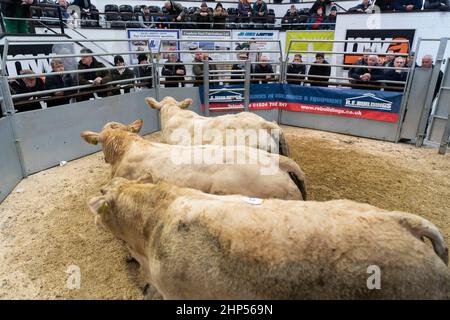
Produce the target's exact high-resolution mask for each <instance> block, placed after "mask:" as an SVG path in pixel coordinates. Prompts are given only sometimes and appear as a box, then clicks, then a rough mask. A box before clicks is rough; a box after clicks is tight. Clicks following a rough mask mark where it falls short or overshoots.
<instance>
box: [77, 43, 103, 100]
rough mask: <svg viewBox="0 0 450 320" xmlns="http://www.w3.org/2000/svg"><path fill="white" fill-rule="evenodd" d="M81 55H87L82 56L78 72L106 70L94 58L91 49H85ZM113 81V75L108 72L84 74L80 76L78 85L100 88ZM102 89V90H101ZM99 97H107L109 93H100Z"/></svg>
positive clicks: (86, 98)
mask: <svg viewBox="0 0 450 320" xmlns="http://www.w3.org/2000/svg"><path fill="white" fill-rule="evenodd" d="M80 53H82V54H83V53H85V54H86V55H82V56H81V60H80V61H79V62H78V70H86V69H99V68H105V65H104V64H103V63H101V62H99V61H97V59H96V58H95V57H94V56H92V55H91V54H92V53H93V52H92V50H91V49H88V48H83V49H81V51H80ZM111 80H112V77H111V73H110V72H109V71H108V70H100V71H92V72H84V73H80V74H78V83H79V84H80V85H86V84H92V85H94V86H100V85H103V84H106V83H108V82H110V81H111ZM99 89H101V88H99ZM98 95H99V96H102V97H104V96H107V92H99V93H98ZM88 99H89V97H84V98H81V99H77V100H79V101H83V100H88Z"/></svg>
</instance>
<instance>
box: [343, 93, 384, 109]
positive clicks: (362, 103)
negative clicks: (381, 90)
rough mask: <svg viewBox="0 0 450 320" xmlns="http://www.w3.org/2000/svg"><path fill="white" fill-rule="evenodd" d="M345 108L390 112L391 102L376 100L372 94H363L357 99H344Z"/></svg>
mask: <svg viewBox="0 0 450 320" xmlns="http://www.w3.org/2000/svg"><path fill="white" fill-rule="evenodd" d="M345 106H346V107H348V108H363V109H377V110H391V109H392V102H391V101H388V100H384V99H381V98H378V97H377V96H376V95H375V94H373V93H365V94H363V95H362V96H359V97H353V98H347V99H345Z"/></svg>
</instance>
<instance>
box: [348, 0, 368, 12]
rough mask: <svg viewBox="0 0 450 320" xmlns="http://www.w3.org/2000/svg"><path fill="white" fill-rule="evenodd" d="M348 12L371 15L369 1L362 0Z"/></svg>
mask: <svg viewBox="0 0 450 320" xmlns="http://www.w3.org/2000/svg"><path fill="white" fill-rule="evenodd" d="M348 12H359V13H372V4H371V3H370V0H362V2H361V3H360V4H358V5H357V6H355V7H352V8H350V9H348Z"/></svg>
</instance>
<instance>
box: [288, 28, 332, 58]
mask: <svg viewBox="0 0 450 320" xmlns="http://www.w3.org/2000/svg"><path fill="white" fill-rule="evenodd" d="M291 40H334V31H287V32H286V48H285V52H288V51H289V44H290V43H291ZM293 50H295V51H300V52H295V53H300V54H301V55H302V56H303V57H304V58H307V59H303V60H304V61H305V60H311V59H310V58H312V57H314V56H315V54H313V53H309V54H306V53H303V52H301V51H333V42H293V43H292V45H291V47H290V51H293ZM295 53H292V54H291V53H290V54H289V60H292V56H293V55H294V54H295ZM325 56H331V55H325ZM313 60H314V59H313Z"/></svg>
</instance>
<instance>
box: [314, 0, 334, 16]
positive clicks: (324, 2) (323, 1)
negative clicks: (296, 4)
mask: <svg viewBox="0 0 450 320" xmlns="http://www.w3.org/2000/svg"><path fill="white" fill-rule="evenodd" d="M333 4H334V2H333V1H331V0H316V2H314V4H313V5H312V7H311V9H309V14H314V13H316V12H317V9H319V8H322V12H325V10H326V7H327V6H329V5H333Z"/></svg>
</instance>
